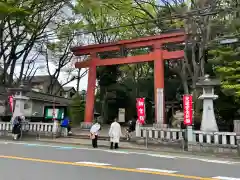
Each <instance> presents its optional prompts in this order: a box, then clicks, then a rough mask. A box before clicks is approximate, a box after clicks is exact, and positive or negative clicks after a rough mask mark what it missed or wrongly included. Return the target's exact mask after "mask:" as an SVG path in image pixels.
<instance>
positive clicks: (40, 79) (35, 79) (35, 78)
mask: <svg viewBox="0 0 240 180" xmlns="http://www.w3.org/2000/svg"><path fill="white" fill-rule="evenodd" d="M51 78H54V77H52V76H49V75H44V76H30V77H29V78H28V79H30V80H31V82H35V83H38V82H39V83H40V82H45V81H49V80H50V79H51Z"/></svg>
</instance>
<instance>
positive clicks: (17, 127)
mask: <svg viewBox="0 0 240 180" xmlns="http://www.w3.org/2000/svg"><path fill="white" fill-rule="evenodd" d="M12 134H13V139H14V140H17V139H18V138H19V137H20V135H21V117H20V116H17V117H15V118H14V120H13V128H12Z"/></svg>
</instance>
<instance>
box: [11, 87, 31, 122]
mask: <svg viewBox="0 0 240 180" xmlns="http://www.w3.org/2000/svg"><path fill="white" fill-rule="evenodd" d="M13 100H14V111H13V116H12V119H11V120H13V119H14V118H15V117H16V116H24V104H25V102H26V101H27V100H29V98H28V97H26V96H24V95H23V91H22V90H21V89H20V88H19V89H16V92H15V94H14V95H13Z"/></svg>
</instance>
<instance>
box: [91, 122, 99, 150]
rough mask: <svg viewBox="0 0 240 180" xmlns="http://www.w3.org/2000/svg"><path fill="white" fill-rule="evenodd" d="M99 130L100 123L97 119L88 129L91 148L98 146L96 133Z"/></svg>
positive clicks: (97, 133)
mask: <svg viewBox="0 0 240 180" xmlns="http://www.w3.org/2000/svg"><path fill="white" fill-rule="evenodd" d="M100 130H101V125H100V124H99V123H98V121H97V122H96V123H95V124H93V125H92V127H91V129H90V139H92V146H93V148H98V142H97V141H98V135H99V131H100Z"/></svg>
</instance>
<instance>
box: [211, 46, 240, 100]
mask: <svg viewBox="0 0 240 180" xmlns="http://www.w3.org/2000/svg"><path fill="white" fill-rule="evenodd" d="M210 53H211V54H212V55H213V58H212V60H211V62H212V63H213V64H214V65H213V69H214V72H215V74H216V75H217V77H219V78H220V79H221V83H222V84H221V87H222V91H223V92H224V93H225V94H227V95H230V96H232V95H233V96H235V98H236V100H239V98H240V49H239V48H238V47H236V48H234V47H231V46H228V47H219V48H218V49H216V50H212V51H210Z"/></svg>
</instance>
